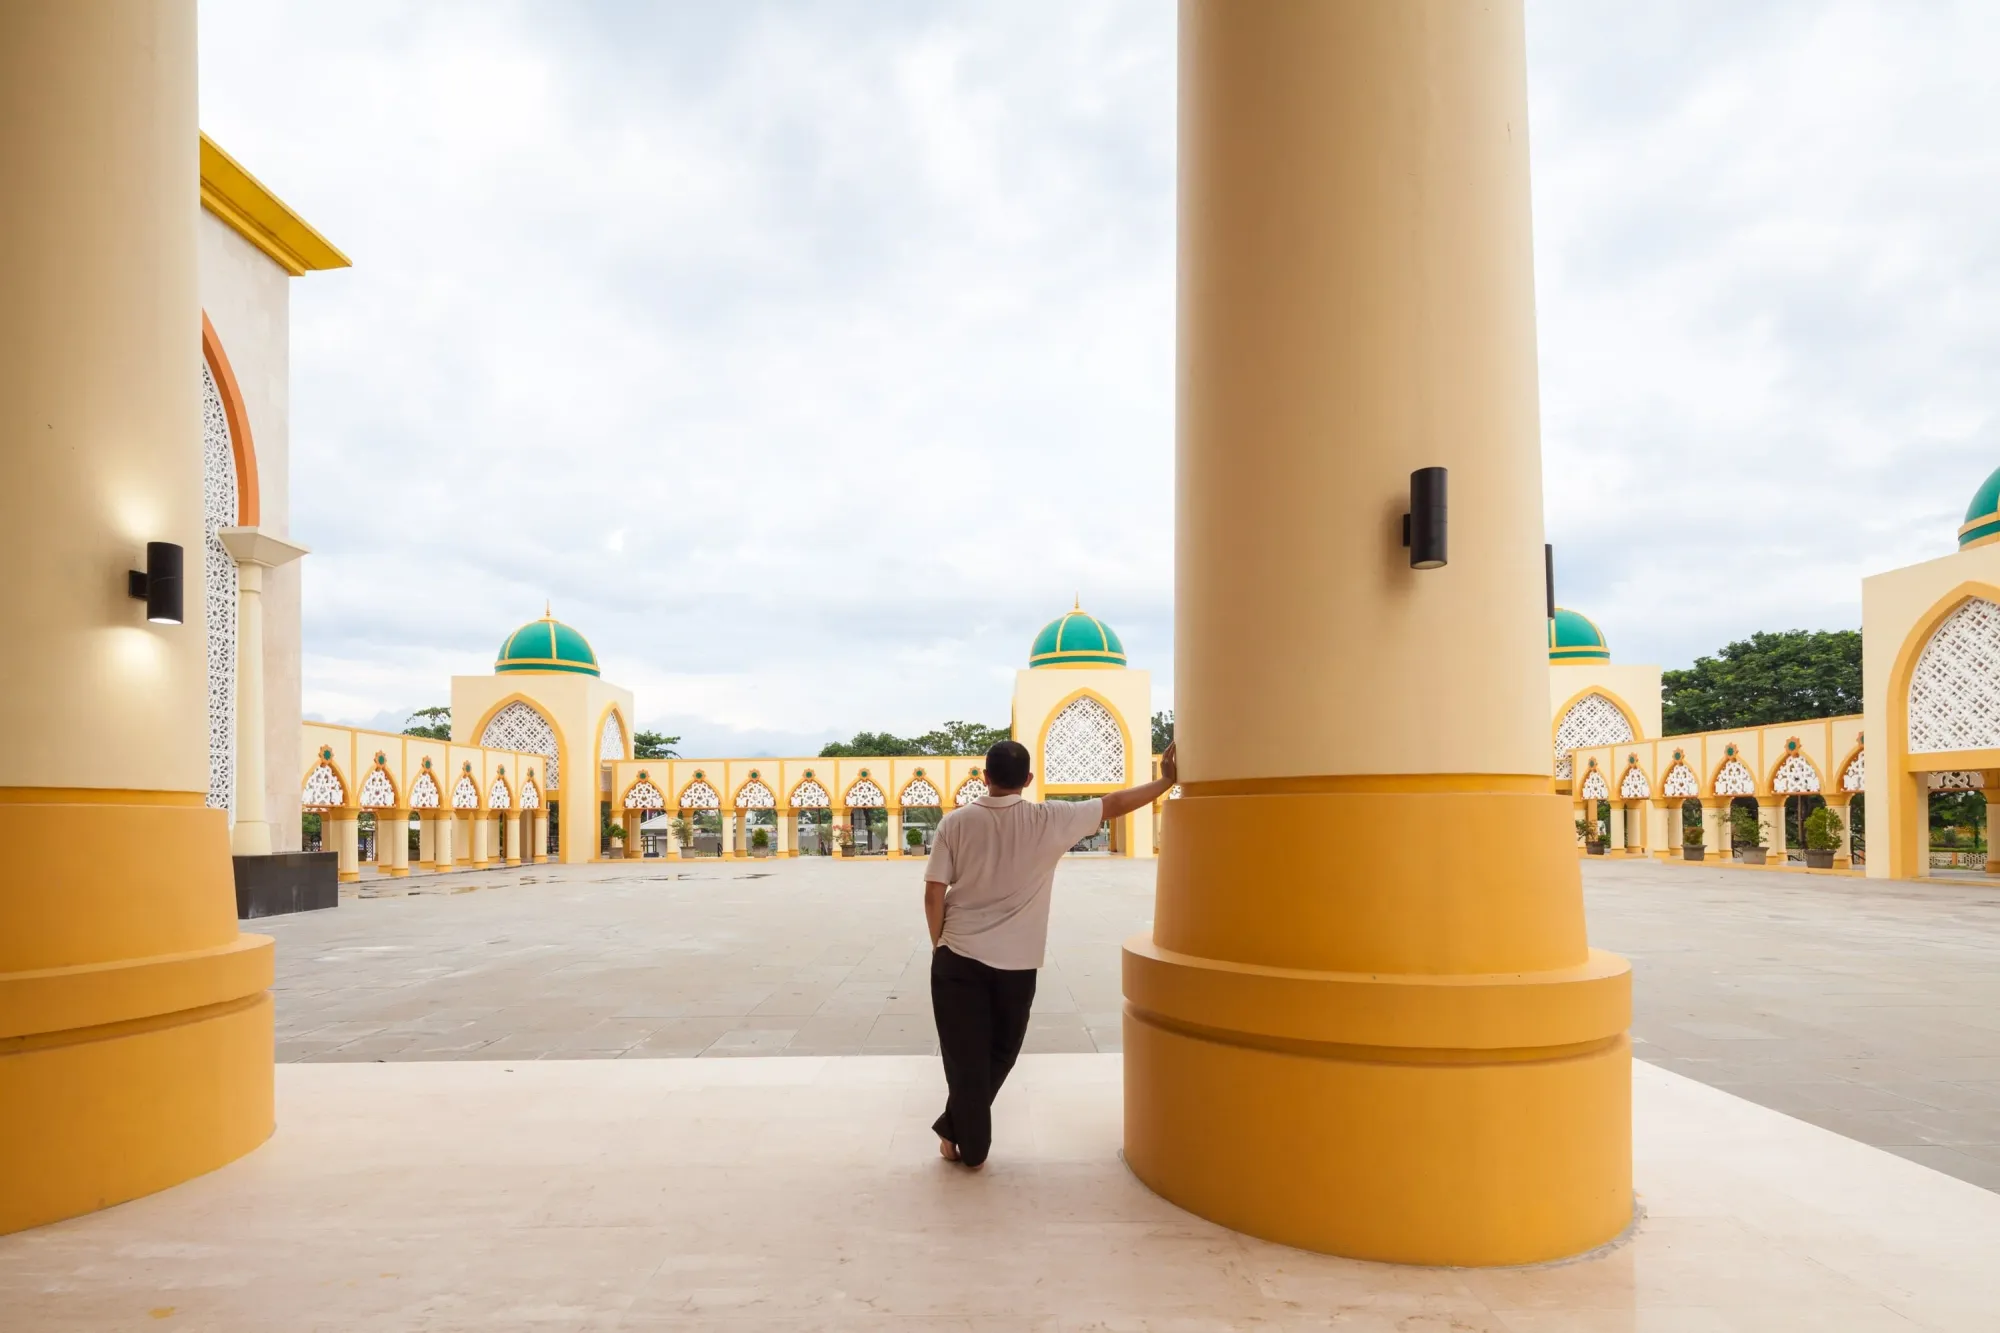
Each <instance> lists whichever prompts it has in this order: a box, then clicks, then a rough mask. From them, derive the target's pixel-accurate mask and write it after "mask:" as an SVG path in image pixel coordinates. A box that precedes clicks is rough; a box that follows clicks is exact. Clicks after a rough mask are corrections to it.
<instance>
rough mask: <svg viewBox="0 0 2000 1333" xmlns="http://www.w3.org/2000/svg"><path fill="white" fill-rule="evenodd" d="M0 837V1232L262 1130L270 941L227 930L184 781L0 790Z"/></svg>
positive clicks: (194, 1168) (86, 1206) (104, 1195)
mask: <svg viewBox="0 0 2000 1333" xmlns="http://www.w3.org/2000/svg"><path fill="white" fill-rule="evenodd" d="M105 795H106V796H111V795H112V794H111V793H106V794H105ZM144 795H146V796H161V797H175V796H178V795H179V794H178V793H144ZM107 815H110V816H113V817H114V818H115V820H116V822H117V827H118V829H119V837H118V838H117V839H114V840H112V841H110V842H108V843H107V842H105V841H104V840H103V839H102V838H101V837H99V836H98V835H99V834H100V833H101V831H102V829H103V827H104V821H105V817H106V816H107ZM0 845H4V846H6V847H8V848H10V849H12V851H13V855H14V857H15V860H14V862H13V864H12V865H10V867H9V874H10V876H11V877H12V878H11V880H10V884H13V885H19V886H20V891H19V892H7V893H0V1181H4V1182H5V1185H4V1186H0V1234H4V1233H7V1232H12V1231H19V1230H22V1229H24V1228H27V1227H34V1226H41V1225H44V1224H46V1223H49V1222H55V1221H59V1220H61V1219H62V1218H66V1217H74V1216H77V1215H78V1214H81V1213H88V1212H92V1211H94V1210H96V1209H99V1208H106V1207H109V1206H111V1205H112V1204H117V1203H123V1202H125V1201H126V1200H128V1199H136V1198H138V1197H140V1196H141V1195H145V1194H151V1193H153V1192H155V1191H157V1190H162V1189H165V1188H167V1187H168V1186H170V1185H176V1184H179V1183H180V1182H182V1181H184V1180H187V1179H190V1178H191V1177H194V1176H198V1175H201V1174H203V1173H204V1172H207V1171H212V1170H214V1169H215V1168H216V1167H219V1166H221V1165H223V1164H224V1163H226V1162H229V1161H232V1160H234V1159H235V1158H238V1157H241V1156H242V1155H243V1154H245V1153H247V1152H249V1151H250V1150H251V1149H253V1148H255V1147H256V1146H257V1145H258V1144H260V1143H262V1142H263V1141H264V1140H265V1139H266V1138H268V1137H269V1136H270V1134H271V1129H272V1126H273V1123H274V1121H273V1110H272V1108H273V1098H272V1073H273V1066H272V1060H271V1043H272V1006H271V996H270V993H269V990H268V987H269V986H270V984H271V975H272V943H271V940H270V937H268V936H264V935H244V934H240V933H239V932H238V930H237V927H236V903H235V889H234V883H233V878H234V877H233V872H232V865H231V860H230V839H229V830H228V827H227V819H226V816H225V815H224V814H223V812H221V811H219V810H209V809H205V808H203V806H202V798H201V797H200V795H198V794H189V795H188V798H187V802H186V803H179V802H174V801H163V802H161V803H158V804H125V803H122V802H120V801H118V800H116V799H108V800H100V801H88V802H80V801H71V800H65V799H62V798H61V796H59V795H58V796H56V798H55V799H51V800H49V801H47V802H42V801H36V800H33V799H28V800H20V799H18V797H17V798H16V799H15V800H12V801H0ZM79 846H96V847H100V848H101V849H102V852H101V855H100V856H98V857H96V858H83V857H78V856H76V855H75V854H74V850H73V849H74V848H76V847H79Z"/></svg>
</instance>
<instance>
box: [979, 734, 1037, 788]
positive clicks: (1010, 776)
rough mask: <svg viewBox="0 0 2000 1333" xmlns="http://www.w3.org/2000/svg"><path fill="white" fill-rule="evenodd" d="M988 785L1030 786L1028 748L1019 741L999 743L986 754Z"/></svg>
mask: <svg viewBox="0 0 2000 1333" xmlns="http://www.w3.org/2000/svg"><path fill="white" fill-rule="evenodd" d="M986 785H987V786H989V787H1025V786H1027V785H1028V747H1027V746H1025V745H1023V744H1021V742H1019V741H999V742H996V743H995V744H994V746H993V748H992V749H990V750H988V751H987V752H986Z"/></svg>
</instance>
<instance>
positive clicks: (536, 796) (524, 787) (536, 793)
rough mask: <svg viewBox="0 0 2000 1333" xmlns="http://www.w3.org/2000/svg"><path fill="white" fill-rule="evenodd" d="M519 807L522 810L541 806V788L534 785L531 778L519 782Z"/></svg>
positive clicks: (537, 808) (536, 808)
mask: <svg viewBox="0 0 2000 1333" xmlns="http://www.w3.org/2000/svg"><path fill="white" fill-rule="evenodd" d="M521 808H522V809H523V810H539V809H541V808H542V789H541V788H540V787H537V786H536V785H535V780H534V779H533V778H529V779H528V780H527V781H526V782H523V783H522V784H521Z"/></svg>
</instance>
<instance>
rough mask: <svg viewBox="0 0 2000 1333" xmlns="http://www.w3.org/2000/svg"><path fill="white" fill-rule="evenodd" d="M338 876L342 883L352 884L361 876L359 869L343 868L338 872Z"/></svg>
mask: <svg viewBox="0 0 2000 1333" xmlns="http://www.w3.org/2000/svg"><path fill="white" fill-rule="evenodd" d="M338 878H339V880H340V882H341V883H342V884H352V883H354V882H355V881H357V880H359V879H360V878H361V872H360V871H359V870H343V871H341V872H340V873H339V876H338Z"/></svg>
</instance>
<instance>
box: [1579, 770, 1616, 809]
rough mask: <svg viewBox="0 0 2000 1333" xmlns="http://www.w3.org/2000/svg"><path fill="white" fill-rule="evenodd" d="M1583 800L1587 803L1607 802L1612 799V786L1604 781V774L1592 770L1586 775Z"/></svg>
mask: <svg viewBox="0 0 2000 1333" xmlns="http://www.w3.org/2000/svg"><path fill="white" fill-rule="evenodd" d="M1583 798H1584V799H1585V800H1587V801H1605V800H1609V799H1610V798H1611V784H1609V783H1607V782H1606V781H1605V780H1604V774H1603V773H1601V772H1599V771H1598V770H1597V769H1594V768H1593V769H1591V770H1590V772H1588V773H1586V774H1584V778H1583Z"/></svg>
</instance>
